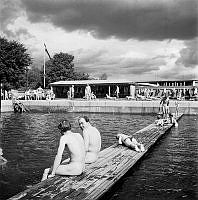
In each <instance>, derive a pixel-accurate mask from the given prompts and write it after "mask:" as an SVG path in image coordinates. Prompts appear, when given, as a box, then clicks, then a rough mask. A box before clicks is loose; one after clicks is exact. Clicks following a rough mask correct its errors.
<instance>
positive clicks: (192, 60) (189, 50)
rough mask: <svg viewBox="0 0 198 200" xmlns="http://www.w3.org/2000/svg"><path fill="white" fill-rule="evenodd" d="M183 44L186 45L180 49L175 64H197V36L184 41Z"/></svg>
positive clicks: (188, 65) (193, 65) (190, 65)
mask: <svg viewBox="0 0 198 200" xmlns="http://www.w3.org/2000/svg"><path fill="white" fill-rule="evenodd" d="M185 45H186V47H185V48H183V49H182V50H181V51H180V57H179V58H178V60H177V61H176V64H177V65H180V64H182V65H183V66H185V67H190V68H195V67H196V66H198V38H195V39H194V40H191V41H187V42H185Z"/></svg>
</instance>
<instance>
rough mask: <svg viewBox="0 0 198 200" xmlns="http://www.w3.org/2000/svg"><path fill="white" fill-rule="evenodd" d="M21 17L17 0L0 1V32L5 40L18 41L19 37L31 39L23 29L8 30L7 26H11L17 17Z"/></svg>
mask: <svg viewBox="0 0 198 200" xmlns="http://www.w3.org/2000/svg"><path fill="white" fill-rule="evenodd" d="M21 15H22V10H21V4H20V1H18V0H15V1H13V0H0V31H1V32H2V34H3V36H6V38H9V39H14V40H20V37H21V36H23V37H25V38H32V37H33V36H32V35H31V34H30V33H29V32H28V30H27V29H25V28H18V29H17V30H15V31H14V30H10V29H9V27H8V25H9V24H12V23H13V22H14V21H15V20H16V19H17V17H19V16H21Z"/></svg>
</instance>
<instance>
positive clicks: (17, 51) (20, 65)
mask: <svg viewBox="0 0 198 200" xmlns="http://www.w3.org/2000/svg"><path fill="white" fill-rule="evenodd" d="M31 63H32V61H31V57H30V55H29V54H28V53H27V49H26V48H25V47H24V46H23V44H20V43H18V42H16V41H8V40H7V39H5V38H2V37H0V79H1V83H3V86H4V89H6V90H9V89H11V88H13V89H18V88H20V87H23V86H25V84H26V82H25V74H26V70H27V67H28V66H29V65H30V64H31Z"/></svg>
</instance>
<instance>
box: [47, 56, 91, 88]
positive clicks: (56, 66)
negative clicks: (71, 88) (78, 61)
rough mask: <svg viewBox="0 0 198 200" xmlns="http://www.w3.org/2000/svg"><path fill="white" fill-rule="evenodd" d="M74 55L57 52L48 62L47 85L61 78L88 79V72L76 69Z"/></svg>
mask: <svg viewBox="0 0 198 200" xmlns="http://www.w3.org/2000/svg"><path fill="white" fill-rule="evenodd" d="M73 60H74V56H72V55H69V54H67V53H62V52H61V53H59V54H55V55H54V56H53V58H52V59H50V60H48V61H47V62H46V64H45V65H46V85H48V84H49V83H52V82H56V81H60V80H87V79H88V78H89V75H88V74H85V73H79V72H77V71H75V69H74V63H73Z"/></svg>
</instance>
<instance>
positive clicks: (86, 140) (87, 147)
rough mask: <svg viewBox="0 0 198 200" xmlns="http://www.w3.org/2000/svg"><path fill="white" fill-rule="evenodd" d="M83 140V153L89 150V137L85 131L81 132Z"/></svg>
mask: <svg viewBox="0 0 198 200" xmlns="http://www.w3.org/2000/svg"><path fill="white" fill-rule="evenodd" d="M83 139H84V143H85V151H86V152H87V151H88V150H89V135H88V133H85V131H83Z"/></svg>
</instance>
